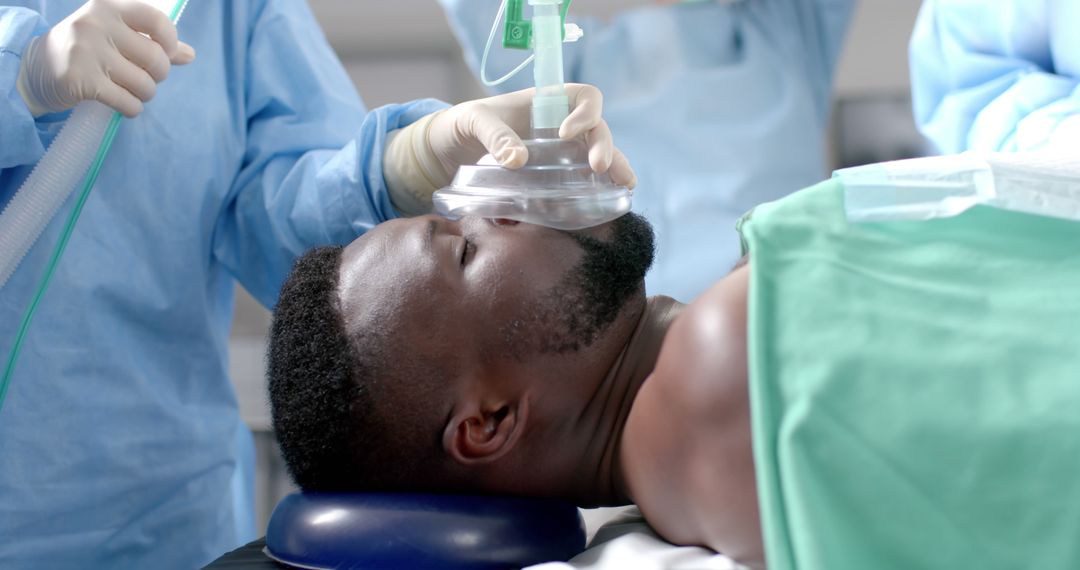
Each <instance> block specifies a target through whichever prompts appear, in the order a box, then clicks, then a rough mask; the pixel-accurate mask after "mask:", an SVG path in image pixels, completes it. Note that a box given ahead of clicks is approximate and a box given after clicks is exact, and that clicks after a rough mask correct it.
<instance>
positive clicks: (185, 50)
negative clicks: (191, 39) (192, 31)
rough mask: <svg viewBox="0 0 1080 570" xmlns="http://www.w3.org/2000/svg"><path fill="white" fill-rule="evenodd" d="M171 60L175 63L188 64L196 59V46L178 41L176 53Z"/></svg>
mask: <svg viewBox="0 0 1080 570" xmlns="http://www.w3.org/2000/svg"><path fill="white" fill-rule="evenodd" d="M169 61H171V62H172V64H173V65H187V64H189V63H191V62H193V61H195V48H193V47H191V46H190V45H188V44H186V43H184V42H177V45H176V54H175V55H173V56H172V59H170V60H169Z"/></svg>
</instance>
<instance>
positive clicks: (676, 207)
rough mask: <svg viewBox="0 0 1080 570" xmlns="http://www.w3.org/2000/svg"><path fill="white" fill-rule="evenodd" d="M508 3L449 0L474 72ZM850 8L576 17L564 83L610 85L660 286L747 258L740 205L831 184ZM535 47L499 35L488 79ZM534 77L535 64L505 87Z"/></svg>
mask: <svg viewBox="0 0 1080 570" xmlns="http://www.w3.org/2000/svg"><path fill="white" fill-rule="evenodd" d="M499 1H500V0H440V2H441V3H442V5H443V7H444V9H445V10H446V12H447V14H448V17H449V19H450V22H451V25H452V27H453V28H454V30H455V32H456V33H457V35H458V39H459V40H460V41H461V43H462V45H463V46H464V49H465V57H466V60H467V61H468V62H469V64H470V65H471V66H472V67H473V69H474V70H475V69H478V68H479V61H480V54H481V53H482V52H483V49H484V43H485V42H486V40H487V37H488V32H489V31H490V29H491V23H492V20H493V19H494V17H495V14H496V12H497V11H498V7H499ZM853 3H854V0H747V1H745V2H735V3H721V2H710V3H700V4H684V5H673V6H652V7H645V8H639V9H633V10H627V11H623V12H621V13H620V14H618V15H617V16H616V17H615V18H614V19H613V20H612V21H611V22H610V23H607V24H602V23H599V22H588V21H586V22H580V23H581V24H582V27H583V28H584V29H585V37H584V38H583V39H582V40H580V41H579V42H578V43H576V44H569V45H567V46H566V49H564V50H563V51H564V54H565V70H566V78H567V80H568V81H574V82H581V83H591V84H594V85H596V86H598V87H599V88H600V89H601V90H602V91H603V92H604V114H605V118H606V119H607V121H608V123H609V124H610V126H611V129H612V131H613V133H614V134H615V142H616V144H617V145H618V146H619V147H620V148H621V149H622V150H623V151H624V152H625V153H626V155H627V157H628V158H629V159H630V161H631V164H633V166H634V168H635V169H636V171H637V173H638V178H639V185H638V189H637V190H636V191H635V194H634V209H635V210H636V211H638V212H640V213H642V214H644V215H646V216H647V217H648V218H649V220H651V221H652V223H653V225H654V226H655V228H656V231H657V245H658V255H657V259H656V264H655V265H654V267H653V269H652V271H651V272H650V273H649V275H648V276H647V277H646V287H647V288H648V290H649V292H650V293H662V294H666V295H671V296H673V297H676V298H678V299H680V300H683V301H689V300H691V299H692V298H693V297H695V296H697V295H698V294H699V293H701V292H702V291H704V290H705V289H706V288H707V287H708V286H709V285H711V284H713V283H714V282H716V281H717V280H718V279H720V278H721V277H723V276H724V275H725V274H726V273H727V272H728V270H729V269H730V268H731V266H732V264H734V262H735V261H736V260H737V259H738V256H739V240H738V235H737V234H736V232H735V222H736V221H737V220H738V219H739V217H740V216H741V215H742V214H743V213H745V212H746V211H748V210H750V209H751V208H753V207H754V206H755V205H757V204H759V203H761V202H766V201H770V200H774V199H777V198H780V197H782V196H784V195H786V194H788V193H789V192H793V191H795V190H798V189H800V188H804V187H806V186H809V185H811V184H813V183H815V182H817V181H819V180H821V178H822V176H823V174H824V173H825V168H826V159H825V153H824V146H825V144H824V131H825V127H826V124H827V120H828V115H829V109H830V104H831V101H830V100H831V86H832V78H833V70H834V68H835V63H836V60H837V57H838V53H839V51H840V48H841V46H842V44H843V37H844V34H845V32H846V29H847V25H848V22H849V20H850V16H851V12H852V7H853ZM572 15H573V10H571V18H570V20H571V21H573V20H574V18H573V17H572ZM498 38H500V39H501V38H502V34H501V33H500V34H499V36H498ZM526 56H527V53H526V52H522V51H514V50H505V49H503V48H502V47H501V42H499V41H496V45H495V47H494V48H493V50H492V57H491V60H490V61H489V73H488V77H489V78H496V77H500V76H502V75H503V74H504V73H506V72H507V71H509V70H510V69H512V68H513V67H514V66H515V65H516V64H517V63H518V62H519V61H521V60H522V59H524V58H525V57H526ZM531 82H532V73H531V70H526V71H524V72H523V73H522V74H520V75H519V76H517V77H516V78H515V79H514V80H511V81H509V82H507V83H506V84H504V85H502V86H500V87H499V88H500V89H503V90H512V89H518V88H523V87H527V86H529V85H531Z"/></svg>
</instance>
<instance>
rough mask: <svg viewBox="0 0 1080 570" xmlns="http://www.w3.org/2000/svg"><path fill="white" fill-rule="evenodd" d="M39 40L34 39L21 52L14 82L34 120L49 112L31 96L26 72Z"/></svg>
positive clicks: (38, 38)
mask: <svg viewBox="0 0 1080 570" xmlns="http://www.w3.org/2000/svg"><path fill="white" fill-rule="evenodd" d="M40 39H41V38H40V37H37V38H34V39H32V40H30V43H29V44H27V45H26V49H24V50H23V54H22V58H21V59H20V61H19V78H18V79H16V80H15V88H16V89H17V90H18V91H19V96H21V97H22V100H23V102H24V103H26V108H28V109H30V114H31V115H33V116H34V118H35V119H36V118H38V117H40V116H42V115H48V114H49V110H48V109H47V108H45V107H44V106H42V105H41V103H39V102H38V100H37V99H35V98H34V96H33V95H32V93H33V92H32V91H30V77H29V76H28V73H29V72H28V71H27V69H29V68H30V66H29V65H28V63H29V62H30V61H31V60H32V59H33V57H34V50H35V49H36V48H37V43H38V40H40Z"/></svg>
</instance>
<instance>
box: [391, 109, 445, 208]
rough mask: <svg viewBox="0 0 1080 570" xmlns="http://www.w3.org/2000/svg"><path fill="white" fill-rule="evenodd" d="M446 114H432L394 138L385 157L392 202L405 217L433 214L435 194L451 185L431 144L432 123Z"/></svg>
mask: <svg viewBox="0 0 1080 570" xmlns="http://www.w3.org/2000/svg"><path fill="white" fill-rule="evenodd" d="M439 113H442V111H438V112H436V113H432V114H430V115H427V116H426V117H424V118H422V119H420V120H419V121H416V122H415V123H413V124H411V125H409V126H407V127H405V128H404V129H400V130H398V131H397V132H395V133H392V134H391V135H390V139H389V141H388V142H387V143H386V152H385V153H384V154H383V178H384V179H385V180H386V187H387V189H388V190H389V191H390V202H391V203H393V205H394V208H395V209H396V210H397V211H398V212H399V213H400V214H402V215H405V216H419V215H422V214H428V213H431V211H432V208H433V204H432V201H431V195H432V194H434V193H435V191H436V190H438V189H440V188H443V187H445V186H447V185H448V184H450V175H449V174H448V173H447V172H446V169H445V168H443V166H442V164H441V163H440V162H439V159H438V158H436V157H435V153H434V152H432V150H431V145H430V144H429V142H428V141H429V140H430V139H429V134H430V130H431V123H432V121H433V120H434V119H435V117H437V116H438V115H439Z"/></svg>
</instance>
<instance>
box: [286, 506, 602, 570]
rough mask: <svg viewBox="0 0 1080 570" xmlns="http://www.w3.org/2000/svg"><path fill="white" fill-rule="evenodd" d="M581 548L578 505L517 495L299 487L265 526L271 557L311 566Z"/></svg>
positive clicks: (482, 564) (438, 561) (444, 564)
mask: <svg viewBox="0 0 1080 570" xmlns="http://www.w3.org/2000/svg"><path fill="white" fill-rule="evenodd" d="M584 548H585V527H584V523H583V521H582V519H581V516H580V514H579V513H578V510H577V508H575V507H574V506H573V505H571V504H569V503H565V502H561V501H555V500H541V499H523V498H516V497H470V496H457V495H424V494H387V493H372V494H330V493H327V494H323V493H296V494H293V495H289V496H288V497H285V498H284V499H283V500H282V501H281V502H280V503H279V504H278V506H277V508H276V509H274V514H273V515H272V516H271V518H270V524H269V526H268V528H267V531H266V553H267V555H268V556H270V557H271V558H273V559H274V560H277V561H278V562H280V563H283V564H286V565H289V566H295V567H298V568H311V569H324V568H326V569H329V568H417V569H420V568H440V569H447V570H457V569H461V570H465V569H470V570H472V569H482V568H508V567H517V568H520V567H523V566H530V565H533V564H540V563H543V562H551V561H565V560H568V559H570V558H571V557H573V556H575V555H577V554H578V553H580V552H581V551H582V550H583V549H584Z"/></svg>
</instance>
